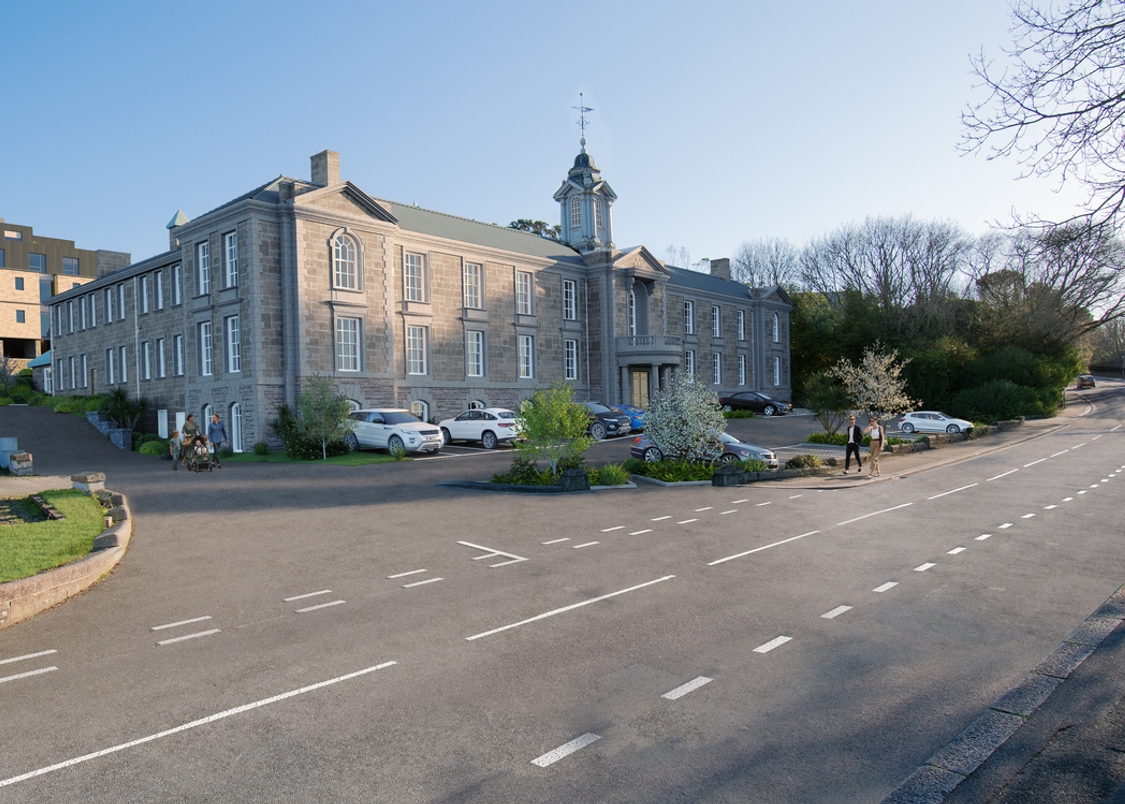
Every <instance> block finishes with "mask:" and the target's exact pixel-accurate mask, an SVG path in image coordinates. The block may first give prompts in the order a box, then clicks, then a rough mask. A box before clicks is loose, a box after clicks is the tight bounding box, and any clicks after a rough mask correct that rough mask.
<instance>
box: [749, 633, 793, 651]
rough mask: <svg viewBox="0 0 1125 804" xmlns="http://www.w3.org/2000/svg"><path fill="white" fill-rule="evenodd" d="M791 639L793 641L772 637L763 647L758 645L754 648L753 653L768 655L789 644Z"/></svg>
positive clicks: (787, 638)
mask: <svg viewBox="0 0 1125 804" xmlns="http://www.w3.org/2000/svg"><path fill="white" fill-rule="evenodd" d="M792 639H793V637H787V636H779V637H774V638H773V639H771V640H770V641H769V642H767V643H765V644H764V645H759V646H758V647H756V648H754V653H769V652H770V651H771V650H773V649H774V648H778V647H781V646H782V645H784V644H785V643H786V642H789V641H790V640H792Z"/></svg>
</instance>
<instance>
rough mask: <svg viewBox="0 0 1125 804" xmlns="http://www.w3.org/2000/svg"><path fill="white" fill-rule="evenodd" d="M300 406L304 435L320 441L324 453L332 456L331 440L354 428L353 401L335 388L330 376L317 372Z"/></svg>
mask: <svg viewBox="0 0 1125 804" xmlns="http://www.w3.org/2000/svg"><path fill="white" fill-rule="evenodd" d="M297 408H298V409H299V410H300V411H301V421H300V429H301V435H303V436H304V437H305V438H308V439H310V440H311V441H315V442H316V443H318V444H320V451H321V457H322V458H323V459H324V460H328V443H329V442H330V441H338V440H339V439H341V438H343V437H344V435H345V434H346V433H348V432H349V431H350V430H351V429H352V420H351V419H350V418H348V413H350V412H351V409H352V407H351V403H350V402H349V401H348V398H347V397H346V396H344V395H343V394H340V393H336V391H334V390H333V388H332V383H331V382H330V381H329V379H328V378H327V377H322V376H319V375H314V376H313V377H312V378H311V379H310V380H309V381H308V383H306V385H305V388H304V390H302V391H301V394H300V396H299V397H297Z"/></svg>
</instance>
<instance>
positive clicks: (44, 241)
mask: <svg viewBox="0 0 1125 804" xmlns="http://www.w3.org/2000/svg"><path fill="white" fill-rule="evenodd" d="M0 233H2V235H3V237H2V239H0V344H2V351H0V354H4V355H6V356H8V357H10V358H14V359H15V362H16V363H17V364H21V366H22V364H26V362H27V361H29V360H31V359H33V358H35V357H38V356H39V355H40V354H42V353H43V352H45V351H47V349H49V348H50V339H51V332H50V316H49V314H48V307H47V302H48V300H49V299H50V298H51V297H52V296H54V295H56V294H58V293H62V292H63V291H64V290H73V289H74V288H77V287H81V286H82V285H84V284H86V283H87V282H91V281H93V280H94V279H95V278H97V276H98V275H99V272H103V273H110V272H112V271H115V270H118V269H119V268H123V267H125V266H127V265H128V264H129V261H130V259H131V258H130V255H128V254H125V253H122V252H118V251H90V250H88V249H81V248H75V247H74V241H72V240H59V239H57V238H53V237H43V236H42V235H37V234H35V232H34V230H33V229H32V227H30V226H20V225H18V224H13V223H7V222H6V221H5V220H4V219H3V218H0Z"/></svg>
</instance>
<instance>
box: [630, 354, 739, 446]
mask: <svg viewBox="0 0 1125 804" xmlns="http://www.w3.org/2000/svg"><path fill="white" fill-rule="evenodd" d="M726 429H727V420H726V419H724V418H723V412H722V410H721V409H720V408H719V400H718V397H716V396H715V392H714V391H713V390H711V386H709V385H705V384H704V383H702V382H699V381H698V380H696V379H695V377H692V376H690V375H684V374H675V375H673V376H672V380H671V382H670V383H669V385H668V388H667V389H664V390H660V391H657V392H656V393H655V394H653V395H652V399H651V400H650V401H649V406H648V409H647V410H646V411H645V433H646V434H647V435H648V437H649V438H651V439H652V440H653V441H654V442H655V443H656V446H658V447H659V448H660V451H661V452H662V453H664V456H665V457H666V458H676V459H679V460H705V459H707V458H713V457H714V456H715V455H717V454H718V453H720V452H722V441H721V440H720V439H719V436H720V435H722V434H723V432H724V431H725V430H726Z"/></svg>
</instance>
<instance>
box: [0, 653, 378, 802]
mask: <svg viewBox="0 0 1125 804" xmlns="http://www.w3.org/2000/svg"><path fill="white" fill-rule="evenodd" d="M393 664H396V663H395V662H383V664H377V665H375V666H374V667H367V668H364V669H363V670H357V671H356V672H354V673H348V674H347V675H344V676H338V677H337V678H331V679H329V680H327V681H320V682H317V683H316V684H310V685H309V686H307V687H301V688H300V689H297V690H291V691H289V692H283V693H281V694H280V695H275V696H273V697H272V698H263V699H262V700H260V701H254V702H253V703H249V704H243V705H242V706H236V707H235V708H234V709H227V710H226V711H224V712H219V713H217V714H214V715H208V716H207V717H204V718H200V719H199V720H193V721H192V722H191V723H185V724H183V725H182V726H176V727H175V728H172V729H166V730H165V731H161V732H157V733H156V734H150V735H148V736H147V737H140V738H138V739H136V740H130V741H129V742H127V743H121V744H120V745H115V746H113V747H112V748H103V749H102V750H101V751H94V752H93V753H90V754H83V755H82V756H80V757H75V758H74V759H68V760H67V761H66V762H59V763H58V764H56V765H48V766H47V767H45V768H40V769H39V770H34V771H31V772H30V773H23V774H20V775H19V776H13V777H11V778H9V779H3V780H0V787H7V786H8V785H11V784H15V783H16V782H22V781H24V780H25V779H33V778H35V777H36V776H42V775H44V774H46V773H51V772H52V771H57V770H62V769H63V768H69V767H71V766H73V765H79V764H81V763H83V762H89V761H90V760H92V759H98V758H99V757H104V756H107V755H108V754H114V753H117V752H118V751H124V750H125V749H127V748H133V747H134V746H138V745H143V744H144V743H150V742H152V741H153V740H159V739H160V738H161V737H168V736H170V735H172V734H179V733H180V732H182V731H187V730H188V729H194V728H197V727H198V726H205V725H207V724H208V723H214V722H215V721H217V720H222V719H224V718H228V717H231V716H232V715H238V714H241V713H242V712H248V711H250V710H251V709H257V708H258V707H261V706H268V705H269V704H272V703H277V702H278V701H283V700H285V699H286V698H292V697H293V696H295V695H302V694H304V693H306V692H312V691H313V690H318V689H321V688H322V687H327V686H330V685H332V684H338V683H340V682H341V681H348V680H350V679H353V678H357V677H359V676H362V675H366V674H367V673H372V672H374V671H376V670H382V669H383V668H385V667H390V666H391V665H393Z"/></svg>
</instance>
